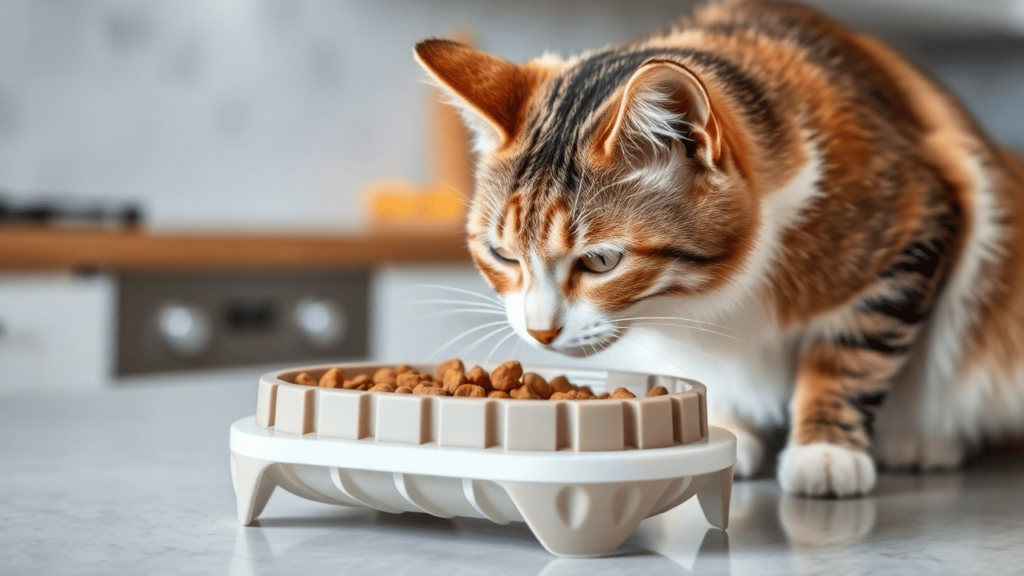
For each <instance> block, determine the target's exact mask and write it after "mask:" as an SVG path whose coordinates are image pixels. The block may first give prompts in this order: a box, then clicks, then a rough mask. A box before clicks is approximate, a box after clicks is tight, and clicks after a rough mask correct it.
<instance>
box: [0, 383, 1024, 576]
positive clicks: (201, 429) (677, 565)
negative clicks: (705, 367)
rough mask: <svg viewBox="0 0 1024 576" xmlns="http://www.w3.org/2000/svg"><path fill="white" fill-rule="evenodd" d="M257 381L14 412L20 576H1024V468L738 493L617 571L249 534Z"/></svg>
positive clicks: (474, 534) (392, 533)
mask: <svg viewBox="0 0 1024 576" xmlns="http://www.w3.org/2000/svg"><path fill="white" fill-rule="evenodd" d="M255 381H256V380H255V374H254V373H250V372H247V371H241V372H239V371H235V372H224V373H219V374H207V375H204V376H202V377H196V376H192V377H177V378H166V379H159V380H152V381H147V382H135V383H133V384H132V385H130V386H124V387H122V388H121V389H119V390H116V391H110V392H104V393H98V394H63V395H23V394H22V395H6V396H0V426H2V430H3V434H0V453H2V454H3V456H4V458H3V464H2V465H0V494H2V495H3V496H2V498H0V517H2V518H3V519H4V522H3V523H2V524H0V550H3V553H2V557H3V562H4V565H3V569H2V572H3V573H4V574H64V573H73V574H89V573H103V574H121V573H124V574H159V573H172V574H180V573H214V574H218V573H219V574H224V573H227V574H233V575H238V576H242V575H264V574H266V575H270V574H273V575H282V574H299V573H301V574H303V575H304V576H312V575H317V574H363V573H367V574H378V575H383V574H389V575H390V574H415V575H417V576H424V575H428V574H446V575H447V574H461V573H465V574H476V573H487V574H519V573H526V574H544V575H547V576H555V575H564V574H598V575H600V574H818V573H829V574H859V573H907V574H914V575H915V576H917V575H919V574H937V573H947V572H948V573H976V574H1007V573H1021V570H1024V568H1022V566H1024V545H1022V544H1021V543H1022V542H1024V498H1022V495H1021V490H1020V488H1021V486H1022V485H1024V482H1022V481H1024V462H1021V461H1020V459H1019V458H1018V459H1016V460H1006V459H1003V460H997V461H975V462H974V464H972V465H971V466H969V467H968V468H967V469H966V470H964V471H962V472H958V473H953V474H941V475H912V474H882V475H881V477H880V482H879V486H878V489H877V490H876V493H875V494H874V495H873V496H872V497H870V498H864V499H860V500H808V499H802V498H793V497H790V496H786V495H783V494H781V493H780V492H779V489H778V485H777V484H776V483H775V482H774V481H772V480H769V479H765V480H756V481H748V482H739V483H737V484H736V485H735V487H734V490H733V508H732V515H731V525H730V528H729V530H728V531H727V532H722V531H719V530H716V529H713V528H710V527H709V526H708V524H707V523H706V521H705V520H704V517H703V515H702V514H701V512H700V510H699V507H698V506H697V503H696V501H693V500H691V501H689V502H686V503H685V504H683V505H682V506H680V507H678V508H676V509H674V510H672V511H670V512H668V513H666V514H663V515H661V516H658V517H655V518H651V519H648V520H645V521H644V522H643V523H641V524H640V527H639V528H638V529H637V530H636V531H635V532H634V533H633V535H632V536H631V537H630V538H629V539H628V540H627V541H626V543H625V544H624V545H623V546H622V547H621V548H620V549H619V550H618V552H617V553H616V554H615V555H614V556H612V557H609V558H602V559H592V560H570V559H560V558H556V557H554V556H552V555H550V554H548V553H547V552H546V551H545V550H544V549H543V548H542V547H541V546H540V544H539V543H537V541H536V540H535V539H534V537H533V535H532V534H531V533H530V531H529V529H527V528H526V526H525V525H523V524H518V523H514V524H511V525H508V526H500V525H496V524H491V523H489V522H486V521H482V520H474V519H452V520H445V519H440V518H434V517H431V516H427V515H423V514H402V515H390V514H384V513H377V512H371V511H367V510H357V509H350V508H341V507H332V506H328V505H323V504H317V503H314V502H309V501H306V500H302V499H300V498H298V497H295V496H292V495H290V494H288V493H286V492H284V491H282V490H278V491H276V492H275V494H274V496H273V497H272V498H271V500H270V503H269V505H268V506H267V508H266V510H265V511H264V512H263V514H262V516H261V517H260V519H259V520H258V521H257V523H256V524H254V525H253V526H252V527H248V528H245V527H242V526H240V525H239V524H238V522H237V520H236V519H235V510H234V495H233V493H232V488H231V480H230V473H229V469H228V450H227V430H228V425H229V424H230V423H231V422H232V421H234V420H236V419H238V418H240V417H242V416H246V415H248V414H250V413H251V412H252V410H253V407H254V405H255V386H254V383H255Z"/></svg>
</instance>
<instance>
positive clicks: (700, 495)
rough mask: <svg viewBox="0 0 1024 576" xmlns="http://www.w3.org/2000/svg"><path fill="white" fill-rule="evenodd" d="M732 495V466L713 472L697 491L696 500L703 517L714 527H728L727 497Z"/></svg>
mask: <svg viewBox="0 0 1024 576" xmlns="http://www.w3.org/2000/svg"><path fill="white" fill-rule="evenodd" d="M731 497H732V466H729V467H728V468H726V469H725V470H719V471H718V472H715V473H714V474H713V475H712V476H711V479H710V480H708V483H707V484H705V485H704V487H703V488H701V489H700V491H699V492H697V500H698V501H699V502H700V508H701V510H703V511H704V517H705V518H707V519H708V522H709V523H710V524H711V525H712V526H714V527H715V528H719V529H721V530H725V529H726V528H728V527H729V499H730V498H731Z"/></svg>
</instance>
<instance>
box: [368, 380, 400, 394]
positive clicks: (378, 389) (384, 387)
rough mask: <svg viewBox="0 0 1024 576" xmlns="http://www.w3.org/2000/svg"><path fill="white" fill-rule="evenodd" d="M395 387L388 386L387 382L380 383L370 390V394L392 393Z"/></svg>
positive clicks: (392, 385)
mask: <svg viewBox="0 0 1024 576" xmlns="http://www.w3.org/2000/svg"><path fill="white" fill-rule="evenodd" d="M394 391H395V385H394V384H388V383H387V382H381V383H380V384H376V385H374V386H373V387H372V388H370V392H394Z"/></svg>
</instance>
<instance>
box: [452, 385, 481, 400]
mask: <svg viewBox="0 0 1024 576" xmlns="http://www.w3.org/2000/svg"><path fill="white" fill-rule="evenodd" d="M453 396H468V397H470V398H484V397H486V396H487V391H485V390H484V389H483V388H481V387H480V386H477V385H476V384H463V385H462V386H459V387H458V388H456V389H455V394H453Z"/></svg>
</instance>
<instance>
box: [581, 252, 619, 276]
mask: <svg viewBox="0 0 1024 576" xmlns="http://www.w3.org/2000/svg"><path fill="white" fill-rule="evenodd" d="M620 260H622V253H621V252H616V253H614V254H587V255H586V256H584V257H583V258H580V266H582V267H583V268H584V269H585V270H587V271H588V272H594V273H595V274H603V273H605V272H608V271H609V270H611V269H612V268H615V267H616V266H618V265H619V261H620Z"/></svg>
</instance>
